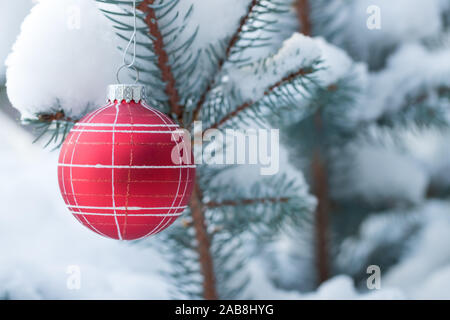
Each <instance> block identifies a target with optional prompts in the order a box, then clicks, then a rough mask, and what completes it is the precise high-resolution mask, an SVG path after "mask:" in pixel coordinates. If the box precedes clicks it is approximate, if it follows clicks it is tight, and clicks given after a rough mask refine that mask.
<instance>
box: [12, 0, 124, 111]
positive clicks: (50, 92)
mask: <svg viewBox="0 0 450 320" xmlns="http://www.w3.org/2000/svg"><path fill="white" fill-rule="evenodd" d="M115 39H116V36H115V34H114V31H113V29H112V27H111V25H110V24H109V22H108V20H107V19H106V18H105V17H104V16H103V15H102V13H101V12H100V11H99V10H98V8H97V6H96V5H95V2H93V1H91V0H67V1H60V0H46V1H40V2H38V3H37V4H36V5H35V7H34V8H33V10H32V11H31V13H30V14H29V15H28V17H27V18H26V19H25V21H24V22H23V24H22V29H21V33H20V34H19V36H18V39H17V41H16V43H15V45H14V47H13V51H12V53H11V54H10V56H9V57H8V59H7V62H6V65H7V92H8V96H9V99H10V101H11V102H12V104H13V106H14V107H15V108H16V109H18V110H19V111H20V112H21V114H22V118H23V119H35V118H36V117H37V115H38V114H42V113H44V114H45V113H49V112H50V111H51V110H57V111H60V110H62V111H64V113H65V115H66V116H67V117H70V118H80V117H81V116H83V115H84V114H85V113H86V112H87V111H89V110H91V109H93V108H95V107H98V106H100V105H102V104H104V102H105V91H106V87H107V85H109V84H111V83H114V82H115V73H116V68H117V66H118V65H120V64H121V55H120V52H119V51H118V50H117V48H116V43H115ZM93 74H95V76H93Z"/></svg>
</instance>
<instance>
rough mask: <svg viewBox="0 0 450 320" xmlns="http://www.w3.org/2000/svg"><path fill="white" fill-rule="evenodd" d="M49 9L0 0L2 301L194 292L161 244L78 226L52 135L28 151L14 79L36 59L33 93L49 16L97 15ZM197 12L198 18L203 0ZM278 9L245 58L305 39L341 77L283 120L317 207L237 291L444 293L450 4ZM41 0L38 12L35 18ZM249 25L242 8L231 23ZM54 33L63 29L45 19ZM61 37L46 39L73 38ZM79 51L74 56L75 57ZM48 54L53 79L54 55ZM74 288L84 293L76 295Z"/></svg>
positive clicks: (378, 2) (449, 192) (252, 268)
mask: <svg viewBox="0 0 450 320" xmlns="http://www.w3.org/2000/svg"><path fill="white" fill-rule="evenodd" d="M183 1H184V0H183ZM52 2H53V3H52ZM54 2H55V1H52V0H41V1H31V0H15V1H7V0H0V127H1V129H0V130H1V134H0V155H1V156H0V164H1V165H0V202H1V203H2V206H1V209H0V298H2V299H128V298H132V299H170V298H173V297H175V296H176V297H182V298H183V297H184V298H185V297H191V296H192V295H191V294H185V293H184V292H177V293H176V294H174V292H173V291H174V289H173V283H172V280H171V279H170V278H171V277H173V270H174V269H175V267H174V263H175V262H174V261H173V260H171V259H169V258H168V255H167V248H166V247H165V246H164V241H166V240H165V239H164V237H156V238H152V239H149V240H146V241H143V242H138V243H123V242H116V241H112V240H108V239H103V238H100V237H98V236H97V235H96V234H94V233H92V232H91V231H89V230H87V229H85V228H84V227H83V226H81V225H80V224H79V223H77V222H76V221H75V219H74V218H73V217H72V216H71V215H70V213H69V212H68V210H67V209H66V207H65V204H64V202H63V200H62V198H61V196H60V194H59V189H58V185H57V170H56V165H57V157H58V151H57V150H55V151H51V149H53V148H52V147H49V148H43V145H44V144H45V142H46V141H41V140H40V141H38V142H37V143H35V144H33V140H34V139H35V138H36V137H37V135H38V134H39V132H37V131H36V130H35V129H33V127H31V126H26V125H23V123H22V122H23V120H24V116H23V115H24V114H29V113H30V110H29V109H27V107H26V106H25V107H24V106H23V105H24V103H27V101H29V100H30V99H31V97H33V99H34V97H36V93H35V92H34V91H35V89H34V88H32V86H31V85H30V82H31V80H27V79H26V78H27V74H26V73H24V72H21V71H20V70H19V71H17V70H18V69H20V68H17V64H18V61H20V59H23V61H28V60H30V61H32V60H33V59H35V63H36V70H34V69H33V67H30V66H31V64H27V70H29V73H30V74H33V73H35V74H36V76H33V77H31V76H30V79H31V78H32V81H35V83H36V87H37V88H39V84H40V81H41V80H40V79H41V76H42V75H43V73H42V68H41V67H40V61H41V58H40V55H41V54H42V48H43V47H48V44H46V43H45V41H44V40H45V36H44V35H45V30H47V29H46V28H42V30H41V31H43V32H44V34H42V35H41V37H42V38H39V40H36V42H30V41H28V42H27V39H30V38H32V37H33V35H32V34H31V33H30V30H31V29H33V26H36V25H35V24H39V23H41V24H42V25H43V24H44V23H45V21H56V20H57V19H56V18H55V15H57V14H61V12H66V11H61V10H67V8H69V9H70V8H71V7H70V6H73V5H79V6H80V8H81V14H82V17H83V12H84V11H83V10H87V9H86V8H90V7H88V5H87V4H86V5H85V3H88V2H89V3H92V4H93V5H92V8H94V5H95V1H94V0H92V1H90V0H79V1H76V0H67V1H66V0H58V2H59V3H60V5H59V7H58V8H59V9H58V10H59V11H58V10H56V9H55V12H52V11H51V10H48V11H47V12H48V14H46V15H44V14H43V12H44V8H47V9H48V8H51V7H52V6H53V7H56V4H55V3H54ZM191 2H192V3H193V4H194V10H195V8H196V7H201V6H202V5H203V4H202V2H201V1H194V0H192V1H191ZM269 2H270V1H269ZM280 2H283V3H284V4H285V5H286V6H287V8H288V10H287V11H286V12H284V13H283V15H282V16H281V17H278V16H277V18H276V29H275V30H276V31H275V32H274V31H272V33H273V36H272V38H271V43H270V45H268V46H265V47H264V48H261V49H256V48H254V49H252V51H249V53H248V55H250V56H251V57H253V58H255V59H256V58H259V57H263V56H265V55H266V54H267V53H268V52H276V51H277V50H278V49H279V48H280V47H281V46H282V43H283V41H285V40H286V39H287V38H289V37H290V35H291V34H292V33H295V32H299V33H302V34H303V35H305V36H311V37H315V38H321V39H322V40H320V41H323V42H324V43H326V46H327V48H328V46H329V48H332V49H327V50H324V51H323V57H322V59H323V60H324V61H327V62H328V63H329V66H330V67H329V69H328V70H329V74H326V76H327V77H330V78H335V79H334V80H333V81H330V82H329V84H328V85H327V86H326V87H325V89H324V90H323V91H322V92H321V93H320V95H318V97H317V98H315V99H314V100H313V101H312V102H308V105H314V111H312V112H297V113H291V114H288V115H287V116H282V117H281V119H279V120H278V121H277V122H276V124H274V126H276V127H279V128H280V129H281V137H282V143H283V145H282V150H281V156H282V159H281V163H282V165H283V166H285V167H286V168H287V167H289V170H288V171H287V172H288V174H289V172H290V173H291V174H292V175H293V176H295V175H296V174H297V175H298V178H296V179H297V181H300V182H301V184H304V186H305V188H306V189H307V190H308V193H309V194H310V196H313V197H314V198H315V199H316V201H317V206H315V207H314V208H313V209H312V210H311V212H310V213H309V215H308V217H307V218H306V219H305V220H306V221H304V222H303V223H302V224H301V226H299V227H298V228H296V229H295V230H292V228H291V229H289V228H287V229H286V230H285V231H282V232H280V233H279V234H277V236H276V237H275V238H273V239H271V240H270V241H264V243H263V244H261V245H260V246H256V247H255V245H254V244H252V245H248V248H247V247H246V242H245V241H244V242H243V243H242V244H241V245H240V246H241V247H240V248H241V249H242V250H244V251H246V252H247V251H248V252H249V253H248V254H247V253H245V254H244V255H245V256H246V259H245V262H243V263H242V264H241V265H240V266H239V268H240V269H242V270H244V269H245V270H246V272H247V274H248V280H247V281H246V283H245V286H241V285H237V284H236V288H235V289H236V293H235V294H234V296H232V297H233V298H234V297H239V298H260V299H359V298H362V299H449V298H450V290H449V289H448V288H449V287H450V250H449V249H448V247H449V244H450V202H449V200H450V199H449V196H450V148H449V141H450V128H449V121H450V117H449V115H450V114H449V111H450V32H449V31H450V1H449V0H430V1H423V0H408V1H406V0H390V1H388V0H347V1H344V0H332V1H325V0H311V1H303V0H299V1H297V0H295V1H287V0H284V1H280ZM230 5H231V4H229V3H227V2H226V1H224V0H223V1H221V0H215V1H211V3H210V4H208V8H207V9H204V10H203V11H202V10H200V11H201V13H203V14H205V12H206V14H208V15H210V16H211V17H209V18H210V19H211V20H210V21H209V22H204V23H205V24H206V23H211V21H214V19H222V20H224V21H225V22H223V24H224V25H225V24H226V22H227V21H229V20H227V19H232V18H231V17H230V18H229V17H228V15H230V16H231V15H233V14H235V13H234V12H232V11H233V10H230V11H226V14H223V16H221V12H222V11H223V8H224V7H229V6H230ZM33 6H36V7H39V6H41V8H34V9H33V11H31V9H32V8H33ZM45 6H46V7H45ZM61 8H62V9H61ZM214 8H216V10H214ZM180 10H183V8H181V9H180ZM205 10H206V11H205ZM208 10H210V11H208ZM30 12H31V14H30ZM99 12H100V11H99ZM33 14H34V16H33ZM270 14H271V15H275V13H270ZM27 16H28V17H27ZM199 16H202V15H197V16H195V19H197V18H198V19H200V18H199ZM25 18H26V19H27V20H25ZM239 18H240V16H239V13H236V17H234V18H233V19H235V20H238V19H239ZM24 20H25V23H24V24H23V25H22V23H23V22H24ZM105 21H109V20H107V19H105ZM202 22H203V21H201V20H199V21H198V24H199V25H200V27H201V26H202V24H201V23H202ZM93 25H95V26H97V24H94V23H93ZM21 26H22V29H21ZM216 27H217V26H216ZM52 28H55V29H57V28H58V25H57V24H55V25H54V26H53V27H52V24H51V23H50V24H49V26H48V30H50V29H51V30H53V29H52ZM217 28H220V26H219V27H217ZM63 31H64V30H63ZM63 31H61V35H60V36H59V38H58V37H56V38H55V35H54V34H52V37H51V38H49V41H50V42H52V41H57V40H59V41H62V40H61V39H67V38H66V35H65V34H64V33H63ZM214 31H215V30H212V31H211V32H214ZM36 32H38V31H36ZM52 32H53V31H52ZM66 32H69V31H66ZM225 35H226V33H225V32H224V36H225ZM199 37H200V39H201V40H202V41H207V40H204V39H203V38H202V37H206V36H205V35H200V36H199ZM16 41H17V42H16ZM76 41H80V42H77V43H76V45H80V46H81V47H83V46H90V45H92V43H91V42H92V41H91V42H90V43H88V44H83V43H82V41H83V40H80V39H78V40H76ZM15 43H16V45H14V44H15ZM324 46H325V45H324ZM59 47H61V52H60V54H61V55H64V54H65V52H64V48H62V47H64V45H61V43H59V44H58V45H57V46H52V51H58V50H59V49H58V48H59ZM34 53H35V54H36V56H35V57H33V54H34ZM26 54H28V55H30V58H24V57H25V56H26ZM8 57H9V58H8ZM74 57H75V58H76V57H77V56H76V55H75V56H70V54H69V53H68V58H67V59H68V61H70V59H74ZM89 57H91V58H92V57H94V58H95V57H96V54H95V53H93V54H92V55H90V56H89ZM118 57H119V58H118V59H119V60H120V54H118ZM94 58H92V59H94ZM27 59H28V60H27ZM49 59H50V61H52V63H53V62H54V63H55V64H56V67H55V68H54V69H58V67H57V66H58V63H59V62H58V61H59V60H58V59H54V58H53V56H50V58H49ZM108 59H109V60H110V61H111V60H112V61H114V59H115V60H117V57H116V56H112V57H108ZM344 69H345V70H344ZM19 72H21V73H19ZM57 72H60V71H58V70H57V71H53V69H51V70H49V75H48V78H52V77H53V81H62V79H63V77H66V76H67V77H70V74H67V73H66V74H64V73H61V74H58V73H57ZM100 72H101V71H100ZM230 72H232V71H230ZM10 76H11V80H10V78H9V77H10ZM56 76H61V77H60V78H59V79H57V80H55V77H56ZM20 77H23V78H22V82H23V86H22V87H20V86H18V83H21V82H20V81H18V80H17V79H18V78H19V79H20ZM86 78H89V77H86ZM105 78H108V77H107V76H105ZM64 79H66V78H64ZM108 79H109V78H108ZM42 81H43V82H46V81H48V80H46V79H43V77H42ZM68 81H69V80H68ZM10 84H11V86H10ZM100 84H101V85H103V83H100ZM7 86H8V87H9V86H10V87H11V88H12V89H10V88H8V92H7ZM10 90H11V91H10ZM10 93H11V94H10ZM27 95H28V96H29V98H28V100H27ZM20 96H24V98H23V99H21V97H20ZM11 97H12V99H10V98H11ZM100 97H101V94H100ZM10 100H11V101H12V102H14V103H13V104H14V106H16V104H17V105H18V106H19V107H18V109H19V110H20V111H21V112H19V111H17V109H16V108H14V107H13V106H12V103H11V102H10ZM93 100H95V99H93ZM23 101H25V102H23ZM44 101H45V100H44ZM16 107H17V106H16ZM24 110H25V111H24ZM294 171H295V172H296V173H292V172H294ZM224 174H225V175H227V174H228V173H224ZM241 174H242V170H240V171H239V170H237V171H236V172H234V173H233V172H230V173H229V175H230V176H238V177H239V175H241ZM265 210H271V208H267V209H265ZM169 250H170V249H169ZM177 250H182V249H179V248H177ZM369 266H375V267H377V268H379V270H380V279H381V281H380V287H377V288H371V287H370V286H368V278H369V277H370V276H371V275H372V274H373V271H370V270H373V269H370V268H369V270H368V267H369ZM177 270H178V269H177ZM178 272H191V273H195V272H198V271H192V270H187V269H186V270H185V271H179V270H178ZM169 274H171V275H169ZM74 277H75V278H74ZM74 279H75V282H73V281H74ZM77 279H78V280H79V284H80V286H77V285H75V287H73V286H72V285H73V283H75V284H77V283H78V282H77V281H78V280H77ZM218 279H219V280H218V281H220V277H218ZM228 285H229V286H233V283H231V284H228Z"/></svg>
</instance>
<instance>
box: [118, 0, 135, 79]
mask: <svg viewBox="0 0 450 320" xmlns="http://www.w3.org/2000/svg"><path fill="white" fill-rule="evenodd" d="M136 34H137V19H136V0H133V34H132V35H131V38H130V41H128V44H127V47H126V48H125V50H124V52H123V58H122V61H123V64H122V65H121V66H120V67H119V68H118V69H117V73H116V79H117V83H118V84H122V83H121V82H120V71H122V69H123V68H128V69H132V70H134V71H135V72H136V81H135V83H138V82H139V70H138V69H137V68H136V67H135V66H134V63H135V62H136ZM131 44H133V59H132V60H131V62H130V63H127V55H128V51H129V50H130V47H131Z"/></svg>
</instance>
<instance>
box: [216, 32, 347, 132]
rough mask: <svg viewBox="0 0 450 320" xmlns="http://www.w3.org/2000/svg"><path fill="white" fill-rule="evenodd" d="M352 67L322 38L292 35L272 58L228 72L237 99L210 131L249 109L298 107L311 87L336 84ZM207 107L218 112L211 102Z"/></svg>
mask: <svg viewBox="0 0 450 320" xmlns="http://www.w3.org/2000/svg"><path fill="white" fill-rule="evenodd" d="M353 66H354V63H353V61H352V59H351V58H350V57H349V56H348V55H347V54H346V53H345V52H344V51H342V50H340V49H338V48H337V47H334V46H332V45H330V44H328V43H327V42H326V41H325V40H323V39H322V38H310V37H306V36H304V35H302V34H299V33H295V34H294V35H293V36H292V37H291V38H289V39H288V40H286V41H285V42H284V43H283V46H282V47H281V49H280V50H279V51H278V53H276V54H275V55H273V56H270V57H268V58H266V59H261V60H259V61H257V62H255V63H252V64H249V65H247V66H243V67H241V68H233V69H232V68H229V69H228V70H227V76H228V77H229V80H228V82H229V83H231V84H230V87H231V88H233V89H232V90H235V93H234V94H233V95H235V96H237V97H238V98H236V99H235V100H234V101H229V108H228V110H227V112H225V113H223V114H221V115H220V116H219V117H216V119H215V121H214V122H213V123H212V124H211V125H210V128H218V127H220V126H222V125H224V124H225V123H227V122H229V121H231V120H233V119H235V118H236V117H238V116H240V115H241V114H243V113H245V112H247V111H249V110H250V109H252V108H259V107H262V106H266V107H268V109H269V110H268V112H272V113H276V112H277V111H278V109H279V108H281V107H284V106H285V105H291V106H295V107H298V106H299V105H300V102H301V101H302V100H305V99H308V98H311V93H312V92H313V91H314V87H316V88H318V87H328V86H330V85H333V84H335V83H336V82H337V81H338V80H339V79H340V78H341V77H344V76H345V75H348V73H349V72H350V71H351V70H352V67H353ZM215 98H216V99H217V97H215ZM219 101H220V103H222V102H221V99H219ZM210 105H211V106H212V107H213V108H214V109H215V110H217V108H216V107H215V103H214V100H212V101H210ZM260 111H261V110H260ZM209 114H210V113H209ZM209 114H208V113H207V116H208V115H209Z"/></svg>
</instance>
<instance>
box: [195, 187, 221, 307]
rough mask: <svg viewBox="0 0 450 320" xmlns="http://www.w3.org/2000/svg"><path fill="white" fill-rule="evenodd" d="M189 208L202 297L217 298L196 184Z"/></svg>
mask: <svg viewBox="0 0 450 320" xmlns="http://www.w3.org/2000/svg"><path fill="white" fill-rule="evenodd" d="M190 208H191V212H192V224H193V225H194V229H195V237H196V239H197V251H198V254H199V261H200V269H201V271H202V275H203V297H204V298H205V299H207V300H217V299H218V295H217V290H216V277H215V273H214V263H213V259H212V256H211V239H210V236H209V234H208V231H207V228H206V221H205V213H204V206H203V204H202V194H201V190H200V187H199V185H198V184H196V185H195V188H194V191H193V193H192V197H191V203H190Z"/></svg>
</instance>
